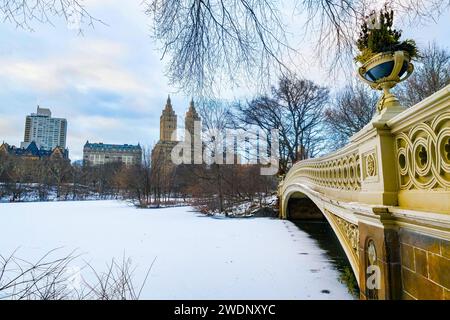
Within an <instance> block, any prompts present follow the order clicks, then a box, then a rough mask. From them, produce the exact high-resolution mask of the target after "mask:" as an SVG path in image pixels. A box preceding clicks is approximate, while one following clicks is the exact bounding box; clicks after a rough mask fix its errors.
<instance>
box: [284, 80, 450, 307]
mask: <svg viewBox="0 0 450 320" xmlns="http://www.w3.org/2000/svg"><path fill="white" fill-rule="evenodd" d="M278 193H279V198H280V216H281V217H282V218H290V215H291V213H290V210H294V209H295V208H294V207H295V203H296V202H295V201H292V202H291V203H290V200H296V201H300V200H301V201H303V200H305V198H306V200H308V199H310V200H312V202H313V203H314V204H315V206H316V208H318V209H319V210H320V212H321V213H322V214H323V216H325V217H326V218H327V220H328V221H329V222H330V225H331V226H332V227H333V230H334V231H335V233H336V235H337V236H338V238H339V241H340V242H341V244H342V246H343V247H344V250H345V251H346V253H347V256H348V258H349V260H350V263H351V265H352V268H353V270H354V272H355V274H357V276H358V282H359V284H360V288H361V295H362V297H364V298H394V299H397V298H429V297H431V298H433V299H450V280H449V278H448V274H450V85H448V86H446V87H445V88H443V89H442V90H440V91H439V92H436V93H435V94H433V95H432V96H430V97H428V98H426V99H425V100H423V101H422V102H420V103H418V104H417V105H415V106H412V107H411V108H409V109H405V108H402V107H401V106H399V105H394V106H393V107H390V108H386V109H384V110H383V111H381V113H379V114H378V115H377V116H376V117H374V119H373V120H372V121H371V122H370V123H369V124H368V125H367V126H366V127H364V128H363V129H362V130H361V131H360V132H358V133H357V134H355V135H354V136H353V137H352V138H351V140H350V143H349V144H348V145H347V146H346V147H344V148H342V149H340V150H338V151H336V152H334V153H332V154H329V155H327V156H324V157H321V158H317V159H309V160H305V161H300V162H298V163H296V164H295V165H294V166H293V167H292V168H291V170H290V171H289V172H288V173H287V175H286V177H285V178H284V180H283V181H282V182H281V183H280V185H279V189H278ZM301 201H300V202H298V203H304V201H303V202H301ZM301 209H302V210H303V207H301ZM297 211H299V210H297ZM296 214H298V213H296ZM374 265H376V266H379V267H380V268H381V273H382V275H383V276H382V282H383V285H382V286H381V287H380V288H379V289H377V290H375V291H374V290H372V289H370V288H369V289H368V286H367V283H366V280H367V278H368V275H367V273H366V272H367V271H366V270H367V269H368V267H370V266H374ZM369 269H370V268H369Z"/></svg>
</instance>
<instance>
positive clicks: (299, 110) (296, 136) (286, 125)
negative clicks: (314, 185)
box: [236, 74, 329, 173]
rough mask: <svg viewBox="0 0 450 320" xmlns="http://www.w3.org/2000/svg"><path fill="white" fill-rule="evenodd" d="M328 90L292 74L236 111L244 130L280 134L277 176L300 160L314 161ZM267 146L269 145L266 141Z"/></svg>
mask: <svg viewBox="0 0 450 320" xmlns="http://www.w3.org/2000/svg"><path fill="white" fill-rule="evenodd" d="M328 99H329V93H328V89H327V88H324V87H321V86H318V85H316V84H315V83H313V82H312V81H309V80H305V79H300V78H298V77H297V76H296V75H294V74H289V75H284V76H283V77H281V79H280V81H279V84H278V86H277V87H273V88H272V92H271V94H270V95H265V96H261V97H257V98H255V99H254V100H252V101H250V102H249V103H247V104H240V105H238V106H237V107H236V117H237V119H238V125H239V123H240V124H241V125H242V127H243V128H244V129H246V128H247V126H257V127H259V128H260V129H262V130H263V131H264V132H265V133H266V136H267V137H270V134H271V130H272V129H278V131H279V139H280V143H279V157H280V173H284V172H287V170H288V169H289V166H290V165H291V164H292V163H294V162H296V161H299V160H303V159H307V158H310V157H314V156H316V155H317V153H318V152H319V150H320V148H317V146H318V145H319V144H320V143H322V141H323V138H324V137H323V135H322V134H321V131H322V130H321V129H322V120H323V110H324V108H325V107H326V105H327V103H328ZM268 143H269V144H270V141H268Z"/></svg>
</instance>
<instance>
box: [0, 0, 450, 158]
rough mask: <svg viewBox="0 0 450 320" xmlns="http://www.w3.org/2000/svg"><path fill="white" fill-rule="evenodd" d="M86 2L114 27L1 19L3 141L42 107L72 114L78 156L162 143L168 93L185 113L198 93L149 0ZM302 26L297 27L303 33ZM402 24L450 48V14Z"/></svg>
mask: <svg viewBox="0 0 450 320" xmlns="http://www.w3.org/2000/svg"><path fill="white" fill-rule="evenodd" d="M85 3H86V6H87V9H88V10H89V11H90V12H91V13H92V15H93V16H95V17H98V18H100V19H101V20H103V21H105V22H106V23H107V24H108V25H107V26H106V25H101V24H97V25H96V26H95V28H94V29H91V28H86V29H85V30H84V35H78V33H77V32H76V31H75V30H69V29H68V28H67V27H66V23H65V22H64V21H63V20H58V19H55V20H54V21H53V22H54V24H55V25H54V26H52V25H43V24H39V23H35V24H34V25H33V27H34V28H35V31H34V32H29V31H25V30H22V29H17V28H16V27H15V26H13V25H12V24H10V23H0V33H1V34H2V41H1V42H0V59H1V60H0V61H1V63H0V142H1V141H5V142H8V143H9V144H14V145H17V146H19V145H20V142H21V141H23V134H24V129H25V117H26V116H27V115H28V114H31V113H32V112H35V110H36V107H37V105H40V106H41V107H43V108H49V109H51V111H52V114H53V115H54V116H55V117H58V118H65V119H67V122H68V129H67V147H68V148H69V150H70V157H71V160H72V161H75V160H79V159H81V158H82V150H83V145H84V144H85V142H86V141H87V140H89V141H90V142H104V143H112V144H125V143H127V144H137V143H140V144H141V145H142V146H148V145H153V144H154V143H156V142H157V140H158V138H159V117H160V115H161V111H162V109H163V107H164V105H165V102H166V99H167V95H168V94H171V98H172V103H173V107H174V110H175V111H176V113H177V115H178V116H179V117H181V116H184V114H185V112H186V111H187V109H188V107H189V101H190V100H191V97H190V96H185V95H184V94H182V93H177V92H176V90H174V88H172V87H171V86H169V84H168V80H167V78H166V77H165V76H164V63H165V61H161V52H160V51H158V50H157V49H158V45H157V44H155V43H154V41H153V40H152V38H151V34H150V23H151V21H150V19H149V18H148V17H147V16H145V14H144V12H143V10H144V9H143V7H142V6H141V5H140V4H141V1H140V0H136V1H127V3H126V5H124V2H123V1H120V0H108V1H107V0H89V1H85ZM293 20H295V17H293ZM297 20H298V19H297ZM299 23H300V22H299V21H296V22H295V23H294V27H292V26H291V29H293V31H295V28H296V26H297V25H299ZM401 27H402V29H403V30H404V36H405V37H413V38H414V39H416V40H417V42H418V44H419V45H420V46H423V45H426V43H427V42H428V41H433V40H434V41H436V42H437V43H438V44H439V45H440V46H443V47H447V48H450V37H448V30H450V14H449V13H448V12H447V13H445V14H444V15H443V16H441V17H440V19H439V20H438V23H437V24H434V23H430V24H429V25H428V26H414V27H407V26H401ZM291 32H292V31H291ZM293 38H294V39H295V37H293ZM293 45H294V46H299V44H298V43H293ZM300 48H301V46H300ZM314 56H315V55H314V53H313V52H311V53H310V54H309V56H308V54H307V55H305V57H304V58H305V59H306V61H310V60H311V61H312V59H313V58H314ZM303 67H304V70H303V75H304V76H308V77H310V78H311V79H312V80H314V81H317V82H319V83H322V84H329V83H328V82H327V76H326V71H325V70H322V69H321V68H320V66H319V65H318V63H317V62H316V63H312V62H311V63H307V64H304V65H303ZM250 94H251V93H249V92H248V91H246V90H245V89H242V90H240V91H239V92H238V93H236V94H235V96H237V97H240V98H246V97H247V98H251V96H250ZM230 97H231V96H230ZM179 122H180V123H182V121H179Z"/></svg>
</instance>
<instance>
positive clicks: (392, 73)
mask: <svg viewBox="0 0 450 320" xmlns="http://www.w3.org/2000/svg"><path fill="white" fill-rule="evenodd" d="M413 71H414V65H413V64H412V63H411V58H410V56H409V54H408V53H407V52H406V51H395V52H381V53H378V54H376V55H375V56H373V57H372V58H371V59H370V60H368V61H367V62H365V63H364V64H363V65H362V66H361V67H359V68H358V76H359V78H360V79H361V80H362V81H363V82H365V83H367V84H368V85H369V86H370V87H372V88H373V89H376V90H382V91H383V95H382V97H381V99H380V100H379V101H378V104H377V110H378V114H381V113H384V112H385V111H388V110H389V109H398V107H401V106H400V102H399V101H398V99H397V98H396V97H395V96H394V95H393V94H392V93H391V92H390V89H392V88H393V87H395V86H396V85H397V84H398V83H400V82H402V81H404V80H406V79H408V78H409V76H411V74H412V73H413Z"/></svg>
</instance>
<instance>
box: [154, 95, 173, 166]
mask: <svg viewBox="0 0 450 320" xmlns="http://www.w3.org/2000/svg"><path fill="white" fill-rule="evenodd" d="M159 128H160V130H159V141H158V143H157V144H156V145H155V147H154V148H153V150H152V163H153V165H154V166H158V167H164V168H168V167H171V164H172V162H171V161H170V160H171V158H170V156H171V152H172V149H173V148H174V147H175V146H176V145H177V143H178V142H177V141H176V139H175V138H174V139H172V135H173V133H174V132H176V130H177V115H176V113H175V111H174V110H173V107H172V101H171V100H170V96H169V97H168V98H167V102H166V106H165V107H164V110H163V112H162V114H161V117H160V120H159Z"/></svg>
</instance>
